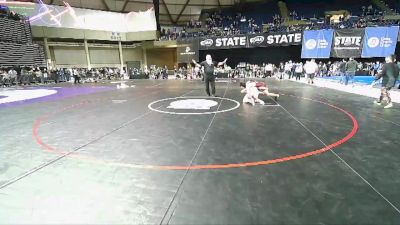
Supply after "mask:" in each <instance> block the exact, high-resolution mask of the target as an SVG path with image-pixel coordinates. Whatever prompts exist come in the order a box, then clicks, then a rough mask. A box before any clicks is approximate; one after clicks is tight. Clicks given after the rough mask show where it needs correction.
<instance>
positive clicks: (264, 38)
mask: <svg viewBox="0 0 400 225" xmlns="http://www.w3.org/2000/svg"><path fill="white" fill-rule="evenodd" d="M248 39H249V47H250V48H254V47H269V46H288V45H300V44H301V40H302V34H301V32H293V33H272V34H259V35H257V34H256V35H249V38H248Z"/></svg>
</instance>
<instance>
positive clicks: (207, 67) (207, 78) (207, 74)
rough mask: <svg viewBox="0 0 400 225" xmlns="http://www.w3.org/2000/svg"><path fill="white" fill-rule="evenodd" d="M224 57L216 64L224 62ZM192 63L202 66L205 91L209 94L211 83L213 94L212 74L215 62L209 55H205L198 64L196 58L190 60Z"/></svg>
mask: <svg viewBox="0 0 400 225" xmlns="http://www.w3.org/2000/svg"><path fill="white" fill-rule="evenodd" d="M226 60H228V59H225V60H224V61H222V62H219V63H217V66H222V65H224V64H225V63H226ZM192 61H193V63H194V64H195V65H197V66H199V67H204V82H205V84H206V92H207V95H208V96H210V85H211V94H212V96H215V76H214V67H215V64H216V63H215V62H213V61H212V58H211V55H206V60H205V61H203V62H201V63H200V64H199V63H197V62H196V60H194V59H193V60H192Z"/></svg>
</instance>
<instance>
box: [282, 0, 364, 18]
mask: <svg viewBox="0 0 400 225" xmlns="http://www.w3.org/2000/svg"><path fill="white" fill-rule="evenodd" d="M286 4H287V6H288V9H289V11H296V12H297V14H298V15H301V16H304V17H306V18H314V17H316V18H320V17H324V16H325V12H326V11H336V10H347V11H350V12H351V13H352V14H353V15H357V16H358V15H361V14H362V7H363V6H369V5H372V1H371V0H362V1H360V0H326V1H309V0H302V1H299V0H286Z"/></svg>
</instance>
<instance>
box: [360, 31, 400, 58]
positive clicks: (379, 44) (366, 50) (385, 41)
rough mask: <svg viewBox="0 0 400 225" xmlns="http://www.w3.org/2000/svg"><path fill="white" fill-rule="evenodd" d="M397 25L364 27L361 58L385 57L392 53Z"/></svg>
mask: <svg viewBox="0 0 400 225" xmlns="http://www.w3.org/2000/svg"><path fill="white" fill-rule="evenodd" d="M398 34H399V27H398V26H393V27H367V28H366V29H365V38H364V47H363V51H362V57H363V58H371V57H386V56H388V55H391V54H394V53H395V50H396V44H397V36H398Z"/></svg>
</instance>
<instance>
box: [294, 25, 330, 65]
mask: <svg viewBox="0 0 400 225" xmlns="http://www.w3.org/2000/svg"><path fill="white" fill-rule="evenodd" d="M333 32H334V30H332V29H330V30H306V31H304V37H303V45H302V49H301V58H302V59H310V58H319V59H322V58H324V59H327V58H329V57H330V56H331V48H332V39H333Z"/></svg>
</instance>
